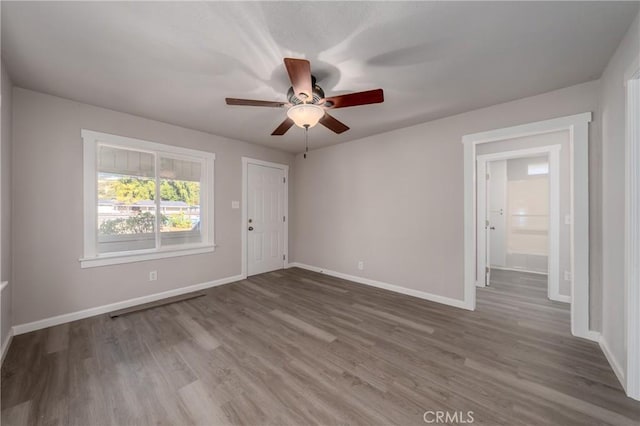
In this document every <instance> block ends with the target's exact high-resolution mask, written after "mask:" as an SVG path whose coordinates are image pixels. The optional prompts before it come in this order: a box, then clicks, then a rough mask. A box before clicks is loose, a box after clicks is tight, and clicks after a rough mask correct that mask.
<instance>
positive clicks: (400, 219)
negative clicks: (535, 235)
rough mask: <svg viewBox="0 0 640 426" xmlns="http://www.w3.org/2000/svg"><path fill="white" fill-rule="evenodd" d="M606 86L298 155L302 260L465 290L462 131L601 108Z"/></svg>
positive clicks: (297, 238)
mask: <svg viewBox="0 0 640 426" xmlns="http://www.w3.org/2000/svg"><path fill="white" fill-rule="evenodd" d="M598 93H599V82H598V81H593V82H589V83H584V84H580V85H576V86H572V87H568V88H565V89H561V90H556V91H553V92H549V93H545V94H542V95H539V96H534V97H529V98H525V99H521V100H517V101H513V102H508V103H505V104H500V105H495V106H492V107H488V108H483V109H479V110H475V111H471V112H468V113H465V114H460V115H456V116H452V117H448V118H445V119H441V120H436V121H432V122H429V123H424V124H420V125H417V126H413V127H408V128H404V129H400V130H395V131H392V132H388V133H384V134H380V135H375V136H371V137H367V138H364V139H360V140H357V141H353V142H348V143H345V144H340V145H336V146H331V147H327V148H323V149H319V150H316V151H312V152H310V154H309V155H308V156H307V157H308V158H307V159H306V160H305V159H303V158H302V155H298V156H296V162H295V169H296V175H295V181H294V191H295V197H294V204H293V206H294V209H293V212H294V216H295V217H296V223H295V227H294V232H293V235H294V240H293V253H294V260H295V261H297V262H300V263H304V264H309V265H313V266H318V267H322V268H326V269H331V270H335V271H339V272H342V273H346V274H352V275H357V276H362V277H365V278H370V279H374V280H379V281H383V282H388V283H391V284H396V285H399V286H403V287H406V288H409V289H415V290H419V291H424V292H428V293H432V294H436V295H440V296H446V297H450V298H455V299H460V300H461V299H462V298H463V287H464V285H463V283H464V256H463V252H464V239H463V212H464V200H463V146H462V143H461V140H462V136H463V135H465V134H469V133H475V132H481V131H485V130H491V129H496V128H501V127H507V126H513V125H517V124H523V123H529V122H532V121H539V120H545V119H550V118H556V117H561V116H566V115H572V114H577V113H582V112H586V111H596V110H597V105H598ZM371 114H375V111H373V110H371ZM596 121H597V118H596ZM597 126H598V124H597V122H596V123H592V125H591V137H590V139H591V143H592V144H599V135H600V133H599V131H594V130H595V129H597ZM593 208H594V209H597V208H599V206H597V205H596V206H593ZM595 216H597V217H599V213H595ZM359 260H363V261H364V262H365V269H364V270H363V271H359V270H358V269H357V262H358V261H359ZM592 285H593V286H594V287H595V288H597V289H599V288H600V287H599V285H600V283H599V282H593V283H592ZM593 308H594V309H596V310H598V308H599V305H595V306H594V307H593ZM593 315H594V316H595V317H597V318H599V310H598V311H597V312H594V313H593Z"/></svg>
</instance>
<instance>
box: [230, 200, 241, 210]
mask: <svg viewBox="0 0 640 426" xmlns="http://www.w3.org/2000/svg"><path fill="white" fill-rule="evenodd" d="M231 208H232V209H239V208H240V201H232V202H231Z"/></svg>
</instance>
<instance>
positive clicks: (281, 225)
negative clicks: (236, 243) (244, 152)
mask: <svg viewBox="0 0 640 426" xmlns="http://www.w3.org/2000/svg"><path fill="white" fill-rule="evenodd" d="M242 162H243V164H242V171H243V179H242V180H243V184H242V192H243V202H242V205H243V208H242V275H243V276H251V275H257V274H262V273H265V272H270V271H275V270H278V269H284V267H285V264H286V262H287V257H288V220H287V216H288V213H287V212H288V190H287V180H288V171H289V167H288V166H286V165H283V164H277V163H270V162H266V161H260V160H254V159H250V158H244V157H243V159H242Z"/></svg>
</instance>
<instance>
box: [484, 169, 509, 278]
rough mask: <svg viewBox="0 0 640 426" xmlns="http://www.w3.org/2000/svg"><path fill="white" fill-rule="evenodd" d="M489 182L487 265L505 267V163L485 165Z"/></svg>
mask: <svg viewBox="0 0 640 426" xmlns="http://www.w3.org/2000/svg"><path fill="white" fill-rule="evenodd" d="M487 172H488V173H489V180H488V182H487V185H488V188H487V192H488V202H487V206H488V208H489V211H488V212H487V217H488V218H489V236H488V238H489V241H490V243H489V248H488V249H487V264H488V265H489V267H491V266H502V267H504V266H506V264H507V238H506V236H507V234H506V232H507V223H506V210H507V161H506V160H498V161H491V162H490V163H487Z"/></svg>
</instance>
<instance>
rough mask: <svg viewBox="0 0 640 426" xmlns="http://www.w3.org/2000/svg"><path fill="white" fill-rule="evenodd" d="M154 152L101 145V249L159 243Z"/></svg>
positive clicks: (121, 248) (114, 250) (112, 250)
mask: <svg viewBox="0 0 640 426" xmlns="http://www.w3.org/2000/svg"><path fill="white" fill-rule="evenodd" d="M154 163H155V160H154V157H153V154H150V153H147V152H138V151H133V150H126V149H121V148H113V147H107V146H100V147H99V150H98V206H97V208H98V223H97V225H98V253H109V252H118V251H129V250H143V249H152V248H155V246H156V237H155V223H156V207H155V201H154V200H155V191H156V189H155V180H154V178H153V175H154V172H155V171H154V169H155V164H154Z"/></svg>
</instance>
